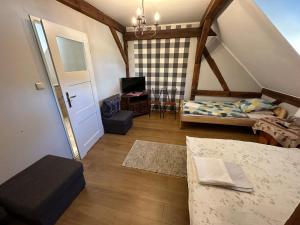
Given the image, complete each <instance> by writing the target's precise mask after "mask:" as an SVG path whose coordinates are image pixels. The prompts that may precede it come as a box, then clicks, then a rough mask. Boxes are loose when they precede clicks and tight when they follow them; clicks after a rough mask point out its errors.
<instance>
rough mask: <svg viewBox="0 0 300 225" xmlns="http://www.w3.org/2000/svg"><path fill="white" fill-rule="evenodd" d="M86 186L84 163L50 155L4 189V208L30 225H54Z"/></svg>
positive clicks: (1, 195)
mask: <svg viewBox="0 0 300 225" xmlns="http://www.w3.org/2000/svg"><path fill="white" fill-rule="evenodd" d="M84 186H85V180H84V177H83V166H82V164H81V163H80V162H77V161H75V160H70V159H65V158H61V157H57V156H50V155H48V156H46V157H44V158H42V159H41V160H39V161H38V162H36V163H34V164H33V165H32V166H30V167H28V168H27V169H25V170H23V171H22V172H20V173H19V174H17V175H16V176H14V177H12V178H11V179H9V180H8V181H7V182H5V183H4V184H2V185H1V186H0V207H2V208H3V209H4V210H5V211H6V213H7V214H8V215H9V217H13V218H14V219H17V220H19V221H22V222H24V223H26V224H33V225H53V224H55V222H56V221H57V220H58V218H59V217H60V216H61V215H62V214H63V212H64V211H65V210H66V208H67V207H68V206H69V205H70V204H71V202H72V201H73V200H74V199H75V198H76V196H77V195H78V194H79V193H80V191H81V190H82V189H83V188H84ZM2 214H4V212H2Z"/></svg>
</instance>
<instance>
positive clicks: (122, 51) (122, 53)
mask: <svg viewBox="0 0 300 225" xmlns="http://www.w3.org/2000/svg"><path fill="white" fill-rule="evenodd" d="M109 29H110V31H111V34H112V36H113V38H114V39H115V42H116V44H117V46H118V49H119V51H120V53H121V55H122V58H123V60H124V63H125V65H126V67H127V65H128V59H127V55H126V54H125V51H124V49H123V46H122V43H121V41H120V39H119V36H118V34H117V32H116V31H115V29H114V28H112V27H109ZM124 44H125V43H124Z"/></svg>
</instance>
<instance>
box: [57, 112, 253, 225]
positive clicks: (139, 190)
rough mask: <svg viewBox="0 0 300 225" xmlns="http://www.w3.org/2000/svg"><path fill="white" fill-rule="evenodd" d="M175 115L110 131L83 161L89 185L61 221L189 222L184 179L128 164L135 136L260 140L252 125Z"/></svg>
mask: <svg viewBox="0 0 300 225" xmlns="http://www.w3.org/2000/svg"><path fill="white" fill-rule="evenodd" d="M178 127H179V121H178V120H175V119H174V116H173V115H167V117H166V118H164V119H160V118H159V115H158V114H153V115H151V118H149V117H148V116H141V117H138V118H135V119H134V125H133V128H132V129H131V130H130V131H129V132H128V134H127V135H125V136H122V135H113V134H105V135H104V136H103V137H102V138H101V139H100V140H99V141H98V142H97V144H96V145H95V146H94V147H93V148H92V149H91V151H90V152H89V153H88V155H87V156H86V157H85V159H84V160H83V164H84V169H85V178H86V182H87V185H86V188H85V189H84V190H83V191H82V193H81V194H80V195H79V196H78V198H77V199H76V200H75V201H74V202H73V204H72V205H71V206H70V208H69V209H68V210H67V211H66V212H65V213H64V215H63V216H62V217H61V219H60V220H59V222H58V225H162V224H170V225H171V224H172V225H177V224H178V225H187V224H189V214H188V188H187V181H186V179H184V178H176V177H170V176H162V175H158V174H153V173H147V172H143V171H139V170H135V169H128V168H124V167H122V162H123V160H124V158H125V157H126V155H127V153H128V151H129V150H130V148H131V146H132V144H133V143H134V141H135V140H148V141H156V142H163V143H170V144H180V145H185V137H186V136H194V137H206V138H224V139H236V140H243V141H256V136H254V135H253V134H252V133H251V130H250V129H249V128H238V127H224V126H216V125H201V124H196V125H187V126H186V127H185V128H184V129H183V130H180V129H179V128H178Z"/></svg>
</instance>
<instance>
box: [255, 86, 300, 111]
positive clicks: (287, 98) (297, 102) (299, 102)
mask: <svg viewBox="0 0 300 225" xmlns="http://www.w3.org/2000/svg"><path fill="white" fill-rule="evenodd" d="M261 93H262V94H263V95H266V96H269V97H271V98H274V99H276V100H277V101H278V102H279V101H280V102H286V103H288V104H291V105H294V106H296V107H300V98H297V97H295V96H291V95H287V94H283V93H280V92H277V91H273V90H270V89H267V88H263V89H262V91H261Z"/></svg>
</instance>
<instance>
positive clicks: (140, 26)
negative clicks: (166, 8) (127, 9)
mask: <svg viewBox="0 0 300 225" xmlns="http://www.w3.org/2000/svg"><path fill="white" fill-rule="evenodd" d="M159 18H160V16H159V14H158V12H157V13H155V14H154V26H148V25H147V21H146V16H145V8H144V0H142V7H138V8H137V10H136V17H133V18H132V26H133V28H134V34H135V36H136V37H137V38H141V37H142V36H143V35H144V32H145V31H148V32H149V33H150V38H152V37H154V36H155V35H156V34H157V30H158V29H157V27H158V25H159V23H158V22H159Z"/></svg>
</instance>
